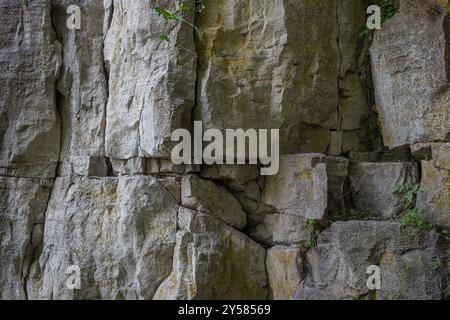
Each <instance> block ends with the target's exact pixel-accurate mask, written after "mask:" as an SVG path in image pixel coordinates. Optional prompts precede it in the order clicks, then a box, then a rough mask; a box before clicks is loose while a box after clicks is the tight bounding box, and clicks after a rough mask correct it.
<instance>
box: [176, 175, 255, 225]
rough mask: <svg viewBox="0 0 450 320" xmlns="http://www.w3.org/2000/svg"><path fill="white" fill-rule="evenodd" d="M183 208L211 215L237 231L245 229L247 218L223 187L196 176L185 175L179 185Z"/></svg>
mask: <svg viewBox="0 0 450 320" xmlns="http://www.w3.org/2000/svg"><path fill="white" fill-rule="evenodd" d="M181 203H182V205H183V206H184V207H186V208H190V209H193V210H198V211H200V212H204V213H208V214H210V215H213V216H215V217H217V218H219V219H221V220H223V221H224V222H226V223H228V224H229V225H232V226H234V227H236V228H238V229H242V228H244V227H245V225H246V223H247V217H246V215H245V212H244V211H243V210H242V207H241V205H240V204H239V202H238V201H237V200H236V198H235V197H234V196H233V195H232V194H231V193H229V192H228V191H227V189H225V188H224V187H221V186H218V185H216V184H214V183H213V182H211V181H209V180H204V179H201V178H199V177H197V176H196V175H186V176H184V177H183V180H182V183H181Z"/></svg>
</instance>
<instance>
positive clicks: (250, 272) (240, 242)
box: [155, 208, 267, 300]
mask: <svg viewBox="0 0 450 320" xmlns="http://www.w3.org/2000/svg"><path fill="white" fill-rule="evenodd" d="M178 227H179V229H180V230H179V231H178V232H177V243H176V248H175V254H174V262H173V269H172V273H171V274H170V276H169V277H167V278H166V280H165V281H164V282H163V283H162V284H161V286H160V287H159V288H158V291H157V292H156V294H155V299H163V300H167V299H170V300H175V299H178V300H205V299H208V300H209V299H212V300H217V299H220V300H223V299H233V300H235V299H240V300H241V299H248V300H255V299H265V298H266V296H267V276H266V270H265V265H264V259H265V251H264V248H263V247H262V246H261V245H259V244H258V243H256V242H254V241H253V240H251V239H250V238H248V237H247V236H246V235H244V234H243V233H241V232H239V231H237V230H236V229H234V228H232V227H230V226H228V225H227V224H225V223H223V222H222V221H220V220H219V219H217V218H215V217H212V216H208V215H204V214H202V213H199V212H196V211H192V210H189V209H186V208H180V212H179V214H178Z"/></svg>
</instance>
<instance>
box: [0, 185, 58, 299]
mask: <svg viewBox="0 0 450 320" xmlns="http://www.w3.org/2000/svg"><path fill="white" fill-rule="evenodd" d="M51 187H52V181H50V180H40V179H28V178H5V177H0V265H1V268H0V270H1V272H0V285H1V286H0V299H8V300H9V299H25V298H27V294H26V291H25V290H24V283H25V281H26V279H27V277H28V272H29V267H30V263H31V261H32V259H35V258H37V257H38V256H39V253H40V252H39V250H40V246H41V244H42V234H43V229H44V220H45V217H44V213H45V209H46V207H47V202H48V198H49V194H50V190H51Z"/></svg>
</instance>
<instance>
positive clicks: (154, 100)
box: [105, 0, 196, 160]
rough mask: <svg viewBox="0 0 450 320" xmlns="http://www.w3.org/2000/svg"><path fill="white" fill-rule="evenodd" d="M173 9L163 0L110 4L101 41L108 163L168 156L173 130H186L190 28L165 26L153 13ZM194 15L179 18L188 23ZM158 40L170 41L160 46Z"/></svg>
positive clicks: (191, 70)
mask: <svg viewBox="0 0 450 320" xmlns="http://www.w3.org/2000/svg"><path fill="white" fill-rule="evenodd" d="M190 2H191V5H193V3H194V1H190ZM174 6H175V1H169V0H158V1H151V2H149V1H146V0H135V1H128V0H114V1H113V2H112V8H113V10H112V16H111V19H110V20H109V24H108V25H107V26H106V27H107V33H106V39H105V59H106V64H107V68H108V71H109V100H108V105H107V110H108V112H107V116H106V154H107V155H108V156H110V157H111V158H114V159H122V160H124V159H129V158H131V157H164V156H170V150H171V146H172V145H173V143H172V142H171V141H170V137H171V134H172V132H173V130H175V129H177V128H180V127H185V126H188V125H189V123H188V121H189V119H190V114H191V109H192V107H193V105H194V100H195V90H194V87H195V78H196V77H195V70H196V68H195V61H196V53H195V48H194V39H193V32H192V28H191V27H190V26H188V25H187V24H185V23H174V22H173V21H172V22H165V21H164V19H163V18H162V17H159V16H158V14H157V13H156V12H155V10H154V9H155V8H157V7H164V8H167V9H174ZM194 12H195V10H191V11H190V12H185V13H184V18H185V19H186V20H188V21H193V15H194ZM163 34H167V35H168V36H169V37H170V40H171V41H170V42H167V41H164V40H162V39H161V38H160V36H161V35H163Z"/></svg>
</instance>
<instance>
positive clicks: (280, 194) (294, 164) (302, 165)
mask: <svg viewBox="0 0 450 320" xmlns="http://www.w3.org/2000/svg"><path fill="white" fill-rule="evenodd" d="M263 202H265V203H266V204H268V205H271V206H273V207H275V208H276V210H277V211H278V212H279V213H281V214H291V215H296V216H300V217H303V218H308V219H317V220H319V219H322V218H323V217H324V215H325V210H326V208H327V173H326V164H325V158H324V157H323V156H322V155H319V154H298V155H286V156H283V157H281V158H280V170H279V172H278V174H277V175H275V176H268V177H267V180H266V186H265V188H264V192H263Z"/></svg>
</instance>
